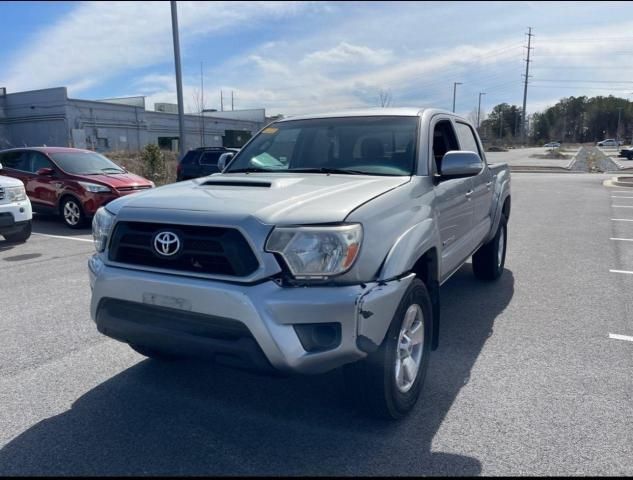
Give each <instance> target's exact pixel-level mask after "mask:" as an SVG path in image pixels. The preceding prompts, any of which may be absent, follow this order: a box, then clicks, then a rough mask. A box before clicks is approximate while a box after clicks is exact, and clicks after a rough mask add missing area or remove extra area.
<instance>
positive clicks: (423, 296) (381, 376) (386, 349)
mask: <svg viewBox="0 0 633 480" xmlns="http://www.w3.org/2000/svg"><path fill="white" fill-rule="evenodd" d="M432 308H433V307H432V305H431V299H430V296H429V293H428V291H427V289H426V286H425V285H424V283H423V282H422V281H420V280H419V279H417V278H416V279H414V280H413V282H412V283H411V285H409V288H408V289H407V291H406V292H405V294H404V296H403V297H402V300H401V301H400V304H399V305H398V308H397V309H396V312H395V314H394V316H393V319H392V321H391V325H390V326H389V330H388V331H387V335H386V336H385V339H384V341H383V343H382V344H381V345H380V348H379V349H378V350H376V351H375V352H373V353H371V354H369V355H368V356H367V358H365V359H363V360H360V361H358V362H355V363H352V364H349V365H346V366H345V367H344V374H345V379H346V384H347V386H348V387H349V388H351V394H352V395H353V396H354V397H355V401H356V403H357V405H358V406H359V407H360V408H361V409H363V410H364V411H365V412H366V413H368V414H370V415H371V416H377V417H381V418H387V419H392V420H396V419H399V418H402V417H404V416H405V415H406V414H407V413H408V412H410V411H411V410H412V409H413V407H414V406H415V404H416V402H417V401H418V398H419V396H420V392H421V391H422V386H423V384H424V379H425V377H426V370H427V368H428V363H429V354H430V352H431V322H432V319H433V311H432Z"/></svg>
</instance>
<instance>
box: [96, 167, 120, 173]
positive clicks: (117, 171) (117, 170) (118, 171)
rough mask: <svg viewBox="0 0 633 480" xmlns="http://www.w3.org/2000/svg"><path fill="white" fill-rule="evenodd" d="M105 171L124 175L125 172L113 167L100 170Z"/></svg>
mask: <svg viewBox="0 0 633 480" xmlns="http://www.w3.org/2000/svg"><path fill="white" fill-rule="evenodd" d="M107 170H114V171H115V172H116V173H125V170H121V169H120V168H115V167H106V168H102V169H101V171H102V172H105V171H107Z"/></svg>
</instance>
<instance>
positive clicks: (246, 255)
mask: <svg viewBox="0 0 633 480" xmlns="http://www.w3.org/2000/svg"><path fill="white" fill-rule="evenodd" d="M166 231H168V232H172V233H174V234H176V235H177V236H178V239H179V240H180V242H181V248H180V251H179V252H178V253H176V254H174V255H173V256H170V257H165V256H161V255H160V254H159V253H158V252H157V251H156V250H155V248H154V237H155V236H156V235H157V234H158V233H160V232H166ZM109 258H110V260H112V261H115V262H120V263H127V264H131V265H142V266H147V267H154V268H163V269H167V270H177V271H181V272H193V273H200V274H211V275H227V276H234V277H245V276H248V275H250V274H251V273H253V272H254V271H255V270H257V267H258V266H259V263H258V262H257V258H256V257H255V254H254V253H253V251H252V249H251V247H250V246H249V244H248V242H247V241H246V239H245V238H244V236H243V235H242V234H241V233H240V232H239V231H238V230H236V229H234V228H221V227H200V226H194V225H170V224H161V223H146V222H119V223H117V225H116V227H115V229H114V232H113V234H112V240H111V242H110V254H109Z"/></svg>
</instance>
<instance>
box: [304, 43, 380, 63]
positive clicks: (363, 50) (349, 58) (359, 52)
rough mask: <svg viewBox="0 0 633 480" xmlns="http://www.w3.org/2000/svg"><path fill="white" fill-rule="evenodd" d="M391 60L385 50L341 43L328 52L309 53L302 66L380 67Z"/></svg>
mask: <svg viewBox="0 0 633 480" xmlns="http://www.w3.org/2000/svg"><path fill="white" fill-rule="evenodd" d="M391 59H392V52H391V51H390V50H386V49H383V48H381V49H377V50H374V49H372V48H369V47H366V46H359V45H352V44H350V43H347V42H341V43H339V44H338V45H337V46H336V47H334V48H331V49H329V50H319V51H316V52H312V53H309V54H308V55H306V56H305V58H304V59H303V60H302V62H303V63H304V64H340V63H346V64H349V63H353V64H356V63H368V64H372V65H382V64H384V63H386V62H388V61H389V60H391Z"/></svg>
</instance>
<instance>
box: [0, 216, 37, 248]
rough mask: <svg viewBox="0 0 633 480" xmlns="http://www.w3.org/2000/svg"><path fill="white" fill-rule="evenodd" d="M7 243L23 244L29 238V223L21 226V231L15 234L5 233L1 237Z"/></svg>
mask: <svg viewBox="0 0 633 480" xmlns="http://www.w3.org/2000/svg"><path fill="white" fill-rule="evenodd" d="M3 236H4V238H5V239H6V240H7V242H11V243H23V242H26V241H27V240H28V239H29V237H30V236H31V221H30V220H29V222H28V223H26V224H25V225H23V226H22V229H21V230H20V231H18V232H15V233H7V234H6V235H3Z"/></svg>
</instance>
